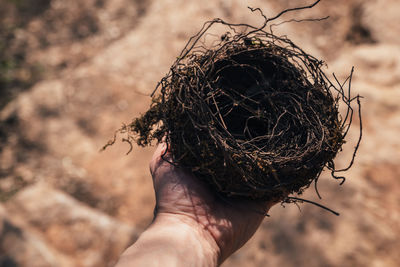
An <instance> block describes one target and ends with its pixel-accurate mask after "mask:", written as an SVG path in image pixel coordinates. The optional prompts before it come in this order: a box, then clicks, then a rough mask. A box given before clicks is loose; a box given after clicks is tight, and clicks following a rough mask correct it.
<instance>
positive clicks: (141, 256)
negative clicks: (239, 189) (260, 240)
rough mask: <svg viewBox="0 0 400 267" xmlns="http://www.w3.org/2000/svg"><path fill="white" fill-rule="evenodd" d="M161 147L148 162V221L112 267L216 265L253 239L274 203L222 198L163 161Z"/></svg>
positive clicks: (162, 148) (194, 178)
mask: <svg viewBox="0 0 400 267" xmlns="http://www.w3.org/2000/svg"><path fill="white" fill-rule="evenodd" d="M165 149H166V145H165V144H160V145H159V146H158V148H157V150H156V152H155V153H154V155H153V159H152V160H151V163H150V171H151V174H152V177H153V185H154V190H155V194H156V209H155V212H154V220H153V222H152V223H151V225H150V226H149V227H148V228H147V229H146V230H145V231H144V232H143V233H142V235H141V236H140V237H139V239H138V240H137V241H136V242H135V243H134V244H133V245H132V246H131V247H129V248H128V249H127V250H126V251H125V252H124V253H123V254H122V256H121V258H120V260H119V262H118V264H117V267H127V266H163V267H164V266H218V265H220V264H221V263H222V262H223V261H224V260H225V259H226V258H228V257H229V256H230V255H232V254H233V253H234V252H235V251H237V250H238V249H239V248H240V247H242V246H243V245H244V244H245V243H246V242H247V241H248V240H249V239H250V238H251V237H252V236H253V234H254V233H255V232H256V230H257V228H258V227H259V226H260V224H261V222H262V220H263V219H264V217H265V215H264V214H265V213H266V212H267V211H268V210H269V209H270V207H271V206H272V205H273V204H274V203H265V202H264V203H263V202H255V201H247V200H246V201H244V200H240V201H239V200H229V201H227V200H223V199H221V198H220V197H218V196H217V195H215V194H214V193H212V192H210V190H209V189H208V187H207V186H206V185H205V184H203V183H202V182H201V181H199V180H198V179H197V178H196V177H194V176H193V174H191V173H189V172H187V171H185V170H184V169H182V168H179V167H176V166H173V165H171V164H170V163H168V162H166V161H165V160H163V159H162V158H161V156H162V155H163V154H164V152H165ZM164 158H165V159H170V155H169V154H168V153H167V154H166V155H165V156H164Z"/></svg>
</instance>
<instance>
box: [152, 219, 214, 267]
mask: <svg viewBox="0 0 400 267" xmlns="http://www.w3.org/2000/svg"><path fill="white" fill-rule="evenodd" d="M148 231H149V233H150V234H151V235H154V236H162V237H163V239H164V240H166V242H168V243H169V244H170V246H171V248H172V249H173V250H174V252H175V253H176V255H177V256H178V258H179V259H181V260H183V261H185V263H186V264H183V265H182V266H217V265H218V262H219V256H220V249H219V246H218V245H217V243H216V241H215V240H214V238H213V237H212V235H211V234H210V233H209V232H208V231H207V230H206V229H204V227H203V226H202V225H200V224H199V223H198V222H197V221H195V220H194V219H192V218H190V217H188V216H186V215H181V214H167V213H159V214H157V216H156V218H155V220H154V222H153V223H152V225H151V226H150V227H149V228H148ZM189 261H190V262H189Z"/></svg>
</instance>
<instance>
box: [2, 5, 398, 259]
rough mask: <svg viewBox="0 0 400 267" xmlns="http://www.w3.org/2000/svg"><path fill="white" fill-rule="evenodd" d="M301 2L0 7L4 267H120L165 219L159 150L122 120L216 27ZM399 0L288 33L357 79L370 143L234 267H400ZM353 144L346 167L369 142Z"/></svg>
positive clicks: (336, 11) (336, 13)
mask: <svg viewBox="0 0 400 267" xmlns="http://www.w3.org/2000/svg"><path fill="white" fill-rule="evenodd" d="M310 2H311V1H303V0H291V1H289V0H274V1H273V0H270V1H267V0H264V1H261V0H259V1H243V0H216V1H206V2H204V1H196V0H159V1H155V0H86V1H79V0H70V1H62V0H35V1H33V0H0V266H11V267H14V266H29V267H32V266H33V267H35V266H38V267H39V266H40V267H42V266H43V267H47V266H57V267H58V266H85V267H86V266H88V267H89V266H112V265H113V264H114V263H115V261H116V259H117V258H118V256H119V255H120V254H121V253H122V251H123V250H124V248H126V247H127V246H128V245H129V244H131V243H132V242H133V241H134V240H135V239H136V238H137V236H138V235H139V234H140V233H141V232H142V231H143V230H144V228H145V227H146V226H147V225H148V224H149V222H150V221H151V219H152V212H153V205H154V196H153V191H152V184H151V177H150V174H149V171H148V162H149V160H150V158H151V155H152V151H153V149H154V147H152V148H146V149H143V148H138V147H134V148H133V150H132V152H131V153H130V154H129V155H125V153H126V152H127V151H128V150H129V146H128V145H127V144H125V143H121V142H117V143H116V144H115V145H114V146H112V147H110V148H109V149H107V150H106V151H105V152H101V153H100V152H99V149H100V148H101V147H102V146H103V145H104V144H105V143H106V142H107V141H108V140H109V139H110V138H111V137H112V136H113V133H114V131H115V130H116V129H118V128H119V127H120V126H121V125H122V123H128V122H130V120H131V119H132V118H134V117H135V116H137V115H139V114H140V113H141V112H144V111H145V110H146V109H147V108H148V105H149V103H150V97H149V94H150V93H151V92H152V91H153V89H154V87H155V85H156V84H157V82H158V81H159V80H160V79H161V77H163V76H164V75H165V74H166V72H167V71H168V69H169V67H170V65H171V64H172V63H173V61H174V59H175V57H176V56H177V55H178V53H179V52H180V50H181V49H182V48H183V46H184V44H185V43H186V41H187V40H188V39H189V38H190V36H192V35H193V34H194V33H195V32H197V31H198V30H199V29H200V27H201V26H202V24H203V22H204V21H206V20H210V19H213V18H215V17H220V18H223V19H226V20H228V21H231V22H246V23H250V24H254V25H261V23H262V18H261V17H260V16H259V15H257V14H252V13H251V12H250V11H249V10H248V9H247V6H248V5H250V6H252V7H260V8H262V10H264V12H265V14H266V15H267V16H270V17H271V16H273V15H275V14H277V13H278V12H279V11H281V10H283V9H285V8H289V7H296V6H299V5H303V4H306V3H310ZM399 13H400V1H398V0H369V1H361V0H335V1H333V0H322V1H321V3H320V4H318V5H317V6H315V7H314V8H313V9H310V10H304V11H301V12H294V13H289V14H286V15H285V16H283V17H282V19H281V20H280V21H283V20H289V19H293V18H296V19H300V18H313V17H314V18H319V17H325V16H330V18H329V19H328V20H324V21H321V22H303V23H296V22H293V23H288V24H283V25H281V26H279V27H276V28H275V33H277V34H282V35H283V34H286V35H288V36H289V38H291V39H292V40H293V41H294V42H295V43H297V44H298V45H299V46H300V47H302V48H303V49H304V50H306V51H307V52H309V53H311V54H312V55H314V56H316V57H318V58H320V59H323V60H325V61H326V62H327V64H328V67H327V69H326V72H327V73H329V74H332V73H333V72H334V73H335V74H336V76H337V77H338V78H339V80H341V81H344V80H345V78H346V77H347V76H348V74H349V73H350V70H351V67H352V66H354V67H355V73H354V77H353V84H352V88H353V91H352V94H353V95H356V94H360V95H362V96H363V97H364V98H363V99H362V108H363V112H362V115H363V141H362V144H361V147H360V150H359V152H358V154H357V157H356V161H355V165H354V167H353V168H352V169H351V170H350V171H349V172H348V173H347V177H348V179H347V181H346V182H345V183H344V185H342V186H339V183H338V181H336V180H334V179H332V178H331V177H330V175H329V173H327V172H326V173H323V175H322V176H321V178H320V181H319V191H320V193H321V195H322V200H318V197H317V195H316V193H315V191H314V190H313V189H312V188H310V189H309V190H308V191H307V192H306V193H305V194H304V195H303V197H305V198H307V199H310V200H314V201H319V202H320V203H322V204H324V205H327V206H328V207H330V208H332V209H334V210H336V211H338V212H340V213H341V215H340V216H339V217H336V216H334V215H332V214H330V213H328V212H326V211H324V210H322V209H319V208H317V207H315V206H310V205H308V204H299V207H296V206H295V205H286V206H285V207H282V206H280V205H276V206H275V207H274V208H272V210H271V211H270V215H271V216H270V217H267V218H265V220H264V223H263V224H262V226H261V228H260V229H259V231H258V232H257V233H256V235H255V236H254V237H253V238H252V239H251V240H250V242H249V243H248V244H246V245H245V246H244V247H243V248H242V249H241V250H240V251H238V252H237V253H235V254H234V255H233V256H232V257H231V258H230V259H228V260H227V261H226V262H225V263H224V264H223V266H280V267H286V266H287V267H289V266H290V267H291V266H310V267H313V266H324V267H325V266H328V267H329V266H396V267H397V266H400V254H399V248H400V241H399V234H400V194H399V192H400V164H399V162H400V139H399V134H400V17H399V15H398V14H399ZM358 124H359V121H358V120H356V121H355V123H354V128H353V130H352V132H351V133H350V135H349V138H348V142H347V144H346V145H345V147H344V150H343V152H341V154H339V155H338V157H337V159H336V162H337V165H338V166H339V167H340V166H346V164H347V163H348V162H349V160H350V158H351V154H352V149H353V147H354V145H355V143H356V140H357V137H358V131H357V128H358Z"/></svg>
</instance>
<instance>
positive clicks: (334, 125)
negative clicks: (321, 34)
mask: <svg viewBox="0 0 400 267" xmlns="http://www.w3.org/2000/svg"><path fill="white" fill-rule="evenodd" d="M317 2H318V1H317ZM317 2H316V3H317ZM304 8H307V7H304ZM299 9H300V8H299ZM251 10H252V11H259V12H260V13H261V15H262V16H264V14H263V13H262V12H261V10H259V9H251ZM292 10H295V9H292ZM292 10H287V11H292ZM264 18H265V23H264V25H263V26H262V27H259V28H257V27H254V26H251V25H247V24H229V23H227V22H225V21H223V20H220V19H215V20H213V21H209V22H207V23H205V24H204V26H203V28H202V30H201V31H200V32H199V33H198V34H196V35H195V36H193V37H192V38H191V39H190V41H189V43H188V44H187V45H186V47H185V48H184V50H183V51H182V52H181V54H180V56H179V57H178V58H177V60H176V62H175V63H174V64H173V65H172V67H171V69H170V72H169V73H168V74H167V75H166V76H165V77H164V78H163V79H162V80H161V82H160V83H159V85H158V89H159V94H157V95H153V104H152V106H151V107H150V109H149V110H148V111H147V112H146V113H145V114H144V115H142V116H141V117H140V118H137V119H135V120H133V121H132V123H131V124H129V125H126V126H124V127H123V128H122V129H121V131H122V132H125V133H127V138H126V139H125V140H126V141H128V142H131V141H136V142H137V143H138V144H139V145H142V146H145V145H148V144H150V143H151V141H152V140H158V141H161V140H162V138H166V142H167V143H168V145H169V147H170V151H171V153H172V155H173V163H174V164H179V165H181V166H184V167H185V168H188V169H189V170H191V171H192V172H193V173H194V174H195V175H196V176H197V177H198V178H199V179H202V180H204V181H205V182H207V183H208V184H210V186H211V187H212V188H213V189H215V190H216V191H217V192H219V193H220V194H222V195H225V196H229V197H232V196H241V197H246V198H251V199H263V200H271V199H273V200H286V201H289V198H287V196H288V194H291V193H295V192H297V193H299V192H302V191H303V190H304V188H306V187H308V186H309V185H310V184H311V182H312V181H314V180H317V179H318V177H319V175H320V173H321V171H322V170H323V169H324V167H327V168H328V169H330V170H331V171H332V175H333V177H335V178H337V179H344V178H343V177H338V176H336V175H335V173H336V172H338V171H344V170H336V169H335V165H334V163H333V159H334V158H335V156H336V154H337V153H338V151H339V150H340V149H341V146H342V144H343V143H344V138H345V136H346V134H347V132H348V130H349V127H350V124H351V121H352V117H353V109H352V107H351V102H352V101H354V100H357V102H358V103H359V97H358V96H357V97H355V98H350V84H351V75H350V76H349V78H348V79H347V80H346V82H345V84H346V83H347V84H348V93H347V94H346V93H345V91H344V89H343V86H344V84H340V83H339V82H337V85H334V84H333V83H332V82H330V81H329V79H328V78H327V76H326V75H325V74H324V72H323V71H322V70H321V68H322V67H323V62H322V61H320V60H318V59H316V58H314V57H313V56H311V55H309V54H307V53H306V52H304V51H303V50H302V49H300V48H299V47H298V46H296V45H295V44H294V43H293V42H292V41H291V40H289V39H288V38H286V37H279V36H276V35H274V34H273V32H272V30H270V31H266V30H265V27H266V26H267V24H269V23H270V21H271V20H273V19H276V18H277V17H275V18H273V19H267V18H266V17H265V16H264ZM215 24H218V25H223V26H225V27H226V28H227V32H226V34H224V35H223V36H222V37H221V38H220V39H219V40H217V41H218V42H217V43H216V42H214V44H213V45H212V46H211V48H207V47H206V46H205V38H206V36H207V33H208V32H209V30H210V28H211V27H212V26H213V25H215ZM243 29H244V30H243ZM156 89H157V88H156ZM334 95H335V96H334ZM340 101H342V102H343V103H344V104H345V105H346V106H347V112H346V115H345V116H344V118H343V116H340V114H339V111H338V104H339V102H340ZM360 124H361V121H360ZM360 133H361V129H360ZM360 138H361V135H360ZM359 141H360V140H359ZM358 144H359V143H358ZM358 144H357V147H356V149H357V148H358ZM354 155H355V153H354ZM354 155H353V159H354ZM352 163H353V160H352V161H351V163H350V166H349V167H348V168H350V167H351V165H352ZM348 168H346V169H348ZM346 169H345V170H346Z"/></svg>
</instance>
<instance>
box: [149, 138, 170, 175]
mask: <svg viewBox="0 0 400 267" xmlns="http://www.w3.org/2000/svg"><path fill="white" fill-rule="evenodd" d="M166 148H167V145H166V144H165V143H160V144H158V146H157V149H156V151H154V154H153V157H152V158H151V161H150V173H151V175H154V172H155V170H156V169H157V167H158V166H159V165H160V164H161V162H162V155H163V154H165V150H166Z"/></svg>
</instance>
